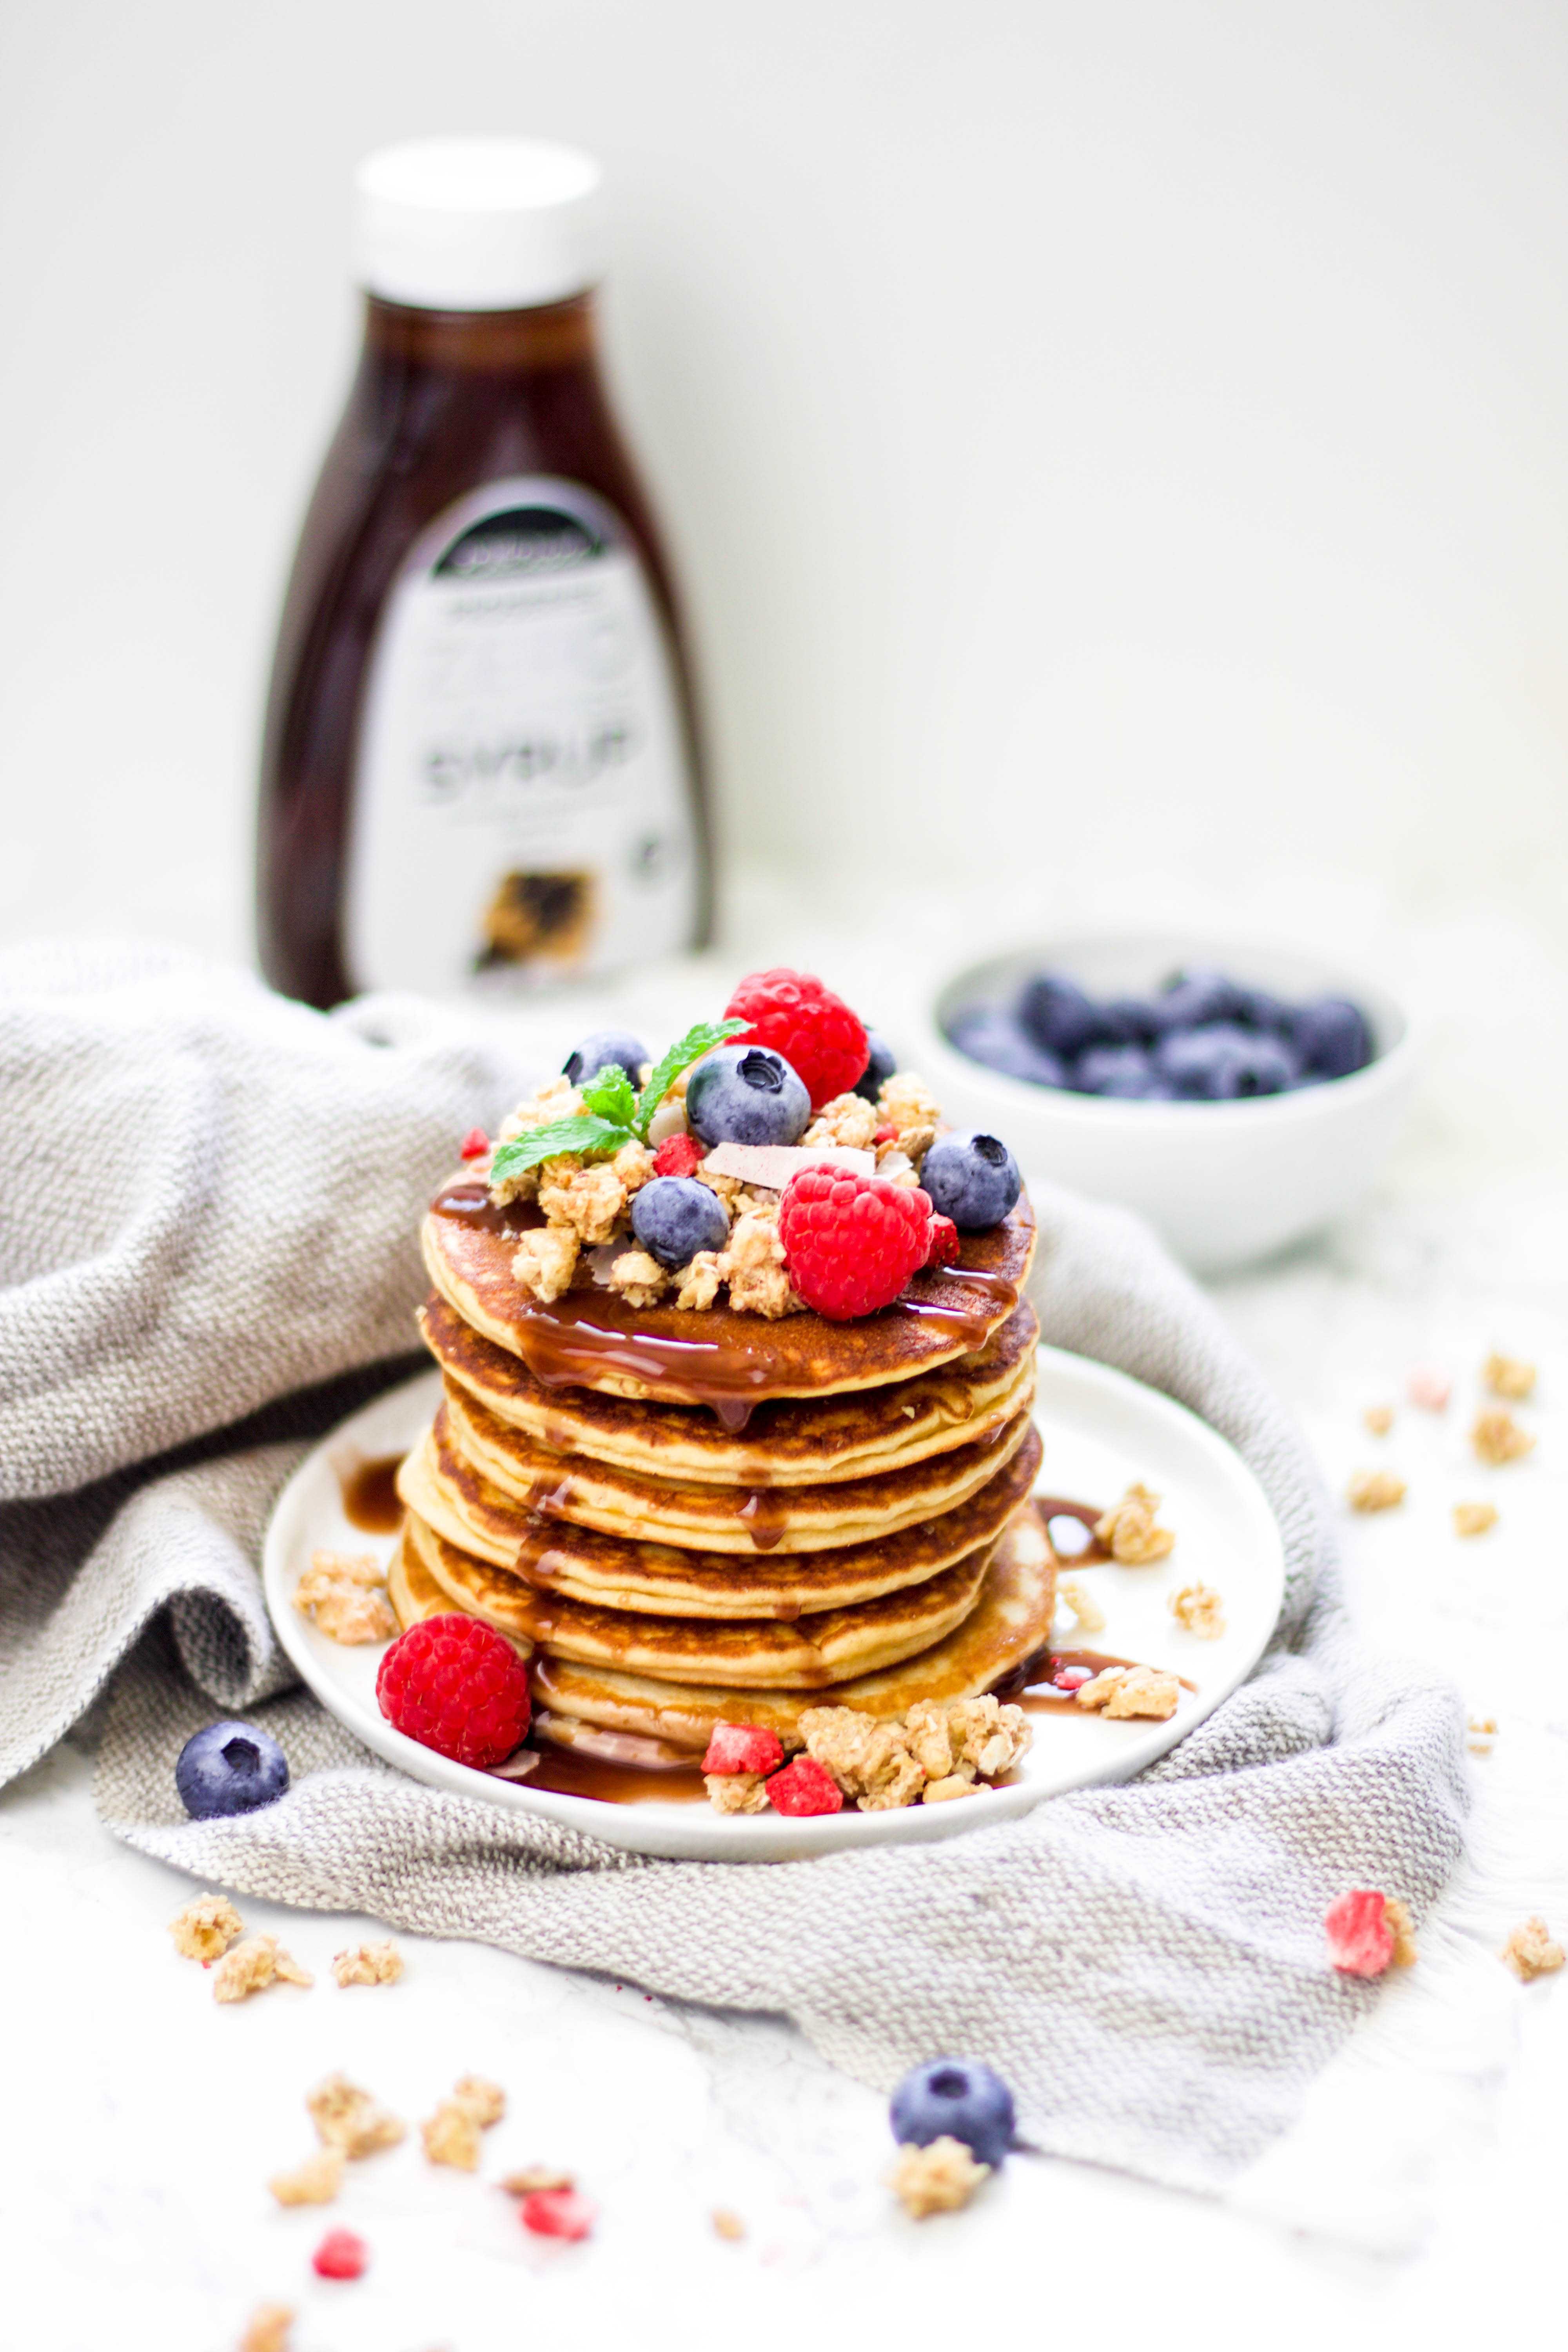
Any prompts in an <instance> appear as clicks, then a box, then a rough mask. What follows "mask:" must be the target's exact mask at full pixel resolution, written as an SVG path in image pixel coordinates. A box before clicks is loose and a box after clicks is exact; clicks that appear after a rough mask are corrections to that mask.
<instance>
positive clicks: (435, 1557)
mask: <svg viewBox="0 0 1568 2352" xmlns="http://www.w3.org/2000/svg"><path fill="white" fill-rule="evenodd" d="M405 1542H406V1544H407V1546H408V1548H409V1549H410V1550H411V1552H412V1553H413V1554H414V1555H415V1556H416V1558H417V1559H419V1561H420V1562H421V1563H422V1565H423V1566H424V1567H425V1568H426V1569H427V1570H428V1571H429V1573H430V1575H431V1576H432V1577H434V1579H435V1580H436V1582H437V1584H439V1585H440V1586H441V1587H442V1588H443V1590H444V1591H447V1592H448V1593H449V1594H450V1595H451V1597H452V1600H453V1601H454V1602H455V1603H456V1605H457V1606H458V1608H460V1609H463V1610H466V1611H467V1612H468V1614H469V1615H471V1616H475V1617H482V1618H483V1619H484V1620H485V1622H486V1623H487V1624H490V1625H494V1626H496V1627H497V1628H498V1629H499V1630H500V1632H502V1633H508V1634H521V1636H522V1637H523V1638H524V1639H525V1640H528V1641H531V1642H532V1643H534V1644H535V1645H536V1647H537V1648H538V1649H539V1650H541V1651H542V1652H544V1653H545V1654H547V1655H549V1656H551V1657H556V1658H566V1659H572V1660H574V1661H576V1662H577V1663H578V1664H585V1665H595V1666H604V1667H608V1668H610V1669H611V1670H612V1671H614V1672H616V1673H623V1674H630V1675H645V1676H647V1677H649V1678H651V1679H652V1680H654V1681H658V1682H685V1681H687V1680H689V1677H690V1676H691V1675H693V1674H694V1673H695V1674H703V1675H712V1676H713V1677H714V1678H715V1679H716V1680H718V1681H720V1682H721V1683H723V1684H724V1685H732V1686H733V1687H735V1688H737V1689H752V1690H820V1689H821V1688H823V1687H824V1685H826V1684H828V1683H835V1682H842V1681H845V1680H846V1679H847V1678H848V1677H850V1676H852V1675H870V1674H874V1673H876V1672H878V1671H879V1670H880V1669H881V1668H883V1667H885V1666H890V1665H894V1664H897V1663H898V1662H899V1660H900V1659H902V1658H908V1657H911V1656H912V1655H913V1654H915V1652H916V1651H918V1650H926V1649H929V1648H930V1647H931V1644H932V1643H939V1642H941V1641H942V1640H943V1638H944V1637H945V1636H946V1635H947V1634H949V1633H952V1631H953V1629H954V1628H955V1627H956V1626H958V1625H961V1624H962V1623H963V1620H964V1618H965V1617H967V1616H968V1614H969V1612H970V1611H971V1610H972V1609H973V1606H974V1604H975V1601H976V1600H977V1599H978V1597H979V1593H980V1588H981V1584H982V1582H983V1580H984V1574H985V1570H986V1567H987V1564H988V1562H989V1560H990V1557H991V1553H992V1551H993V1549H994V1543H995V1539H994V1538H993V1539H991V1540H989V1541H987V1542H985V1543H983V1544H981V1545H979V1546H977V1547H976V1549H974V1550H973V1551H972V1552H970V1553H969V1554H968V1555H967V1557H965V1558H964V1559H960V1560H957V1561H955V1562H954V1564H953V1565H952V1567H951V1568H947V1569H944V1570H942V1573H941V1574H940V1575H937V1576H931V1577H927V1578H926V1579H925V1580H923V1581H922V1582H921V1583H919V1584H913V1585H909V1586H906V1587H905V1588H904V1589H903V1590H901V1591H897V1592H891V1593H889V1594H887V1595H886V1596H885V1597H884V1598H883V1599H881V1600H879V1601H862V1602H859V1603H858V1604H857V1605H856V1606H855V1607H852V1608H848V1609H829V1610H826V1611H823V1612H820V1613H816V1614H813V1615H810V1616H802V1617H799V1618H796V1619H795V1620H794V1621H793V1622H784V1621H781V1620H780V1619H778V1618H773V1617H763V1618H752V1619H731V1620H729V1621H725V1622H716V1621H715V1620H713V1619H712V1618H698V1619H690V1618H685V1617H654V1616H650V1615H647V1614H646V1613H639V1612H636V1611H632V1610H626V1609H599V1608H595V1607H593V1606H591V1605H589V1604H587V1603H584V1602H583V1601H569V1600H565V1599H563V1598H562V1597H561V1596H560V1595H559V1594H557V1593H542V1592H539V1591H535V1589H534V1588H533V1586H531V1585H529V1584H524V1583H523V1581H522V1580H521V1577H517V1576H512V1575H510V1573H509V1572H508V1571H507V1570H505V1569H497V1568H492V1567H491V1566H490V1565H489V1562H488V1561H486V1560H481V1559H475V1557H474V1555H473V1554H472V1552H467V1551H461V1550H459V1549H458V1546H457V1545H456V1544H450V1543H448V1542H447V1540H446V1538H444V1537H443V1536H440V1535H438V1534H437V1532H436V1530H435V1529H434V1528H431V1527H429V1526H427V1525H426V1522H425V1521H424V1520H423V1519H422V1518H421V1517H418V1515H417V1514H416V1513H412V1512H411V1513H410V1515H409V1518H408V1522H407V1527H406V1529H405Z"/></svg>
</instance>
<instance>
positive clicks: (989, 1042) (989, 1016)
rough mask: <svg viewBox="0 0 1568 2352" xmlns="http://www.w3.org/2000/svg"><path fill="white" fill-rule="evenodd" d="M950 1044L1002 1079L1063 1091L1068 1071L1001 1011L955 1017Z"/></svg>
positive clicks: (983, 1010) (991, 1008) (982, 1010)
mask: <svg viewBox="0 0 1568 2352" xmlns="http://www.w3.org/2000/svg"><path fill="white" fill-rule="evenodd" d="M947 1034H948V1039H949V1042H950V1043H951V1044H952V1045H956V1046H957V1048H958V1050H959V1052H960V1053H961V1054H967V1055H968V1056H969V1058H970V1060H971V1061H972V1062H979V1063H980V1064H981V1065H982V1066H984V1068H985V1069H988V1070H1000V1071H1001V1073H1002V1075H1003V1076H1004V1077H1007V1078H1024V1079H1026V1080H1027V1081H1028V1083H1029V1084H1030V1085H1031V1086H1036V1087H1065V1086H1066V1084H1067V1071H1066V1068H1065V1066H1063V1064H1062V1062H1061V1061H1060V1060H1059V1059H1058V1056H1057V1055H1055V1054H1047V1052H1046V1050H1045V1048H1044V1047H1043V1046H1041V1045H1036V1043H1035V1041H1034V1039H1033V1038H1032V1037H1031V1036H1029V1035H1028V1034H1026V1031H1025V1030H1024V1029H1022V1028H1021V1027H1020V1026H1019V1024H1018V1022H1017V1021H1016V1019H1015V1017H1014V1015H1013V1014H1012V1013H1004V1012H1003V1011H1002V1010H1001V1009H1000V1007H997V1006H987V1007H984V1008H977V1009H976V1010H975V1011H974V1012H973V1013H958V1014H957V1015H956V1016H955V1017H954V1020H953V1023H952V1027H951V1028H950V1029H949V1031H948V1033H947Z"/></svg>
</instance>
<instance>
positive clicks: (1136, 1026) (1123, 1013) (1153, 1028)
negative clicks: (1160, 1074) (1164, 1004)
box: [1100, 996, 1161, 1045]
mask: <svg viewBox="0 0 1568 2352" xmlns="http://www.w3.org/2000/svg"><path fill="white" fill-rule="evenodd" d="M1100 1032H1101V1036H1102V1039H1103V1042H1104V1043H1105V1044H1106V1045H1152V1044H1153V1042H1154V1040H1155V1038H1156V1037H1158V1036H1159V1034H1161V1020H1160V1014H1159V1012H1158V1010H1157V1008H1156V1007H1155V1006H1154V1005H1152V1004H1151V1003H1150V1002H1149V999H1148V998H1147V997H1146V996H1108V997H1107V998H1106V1000H1105V1002H1104V1003H1103V1004H1102V1005H1101V1006H1100Z"/></svg>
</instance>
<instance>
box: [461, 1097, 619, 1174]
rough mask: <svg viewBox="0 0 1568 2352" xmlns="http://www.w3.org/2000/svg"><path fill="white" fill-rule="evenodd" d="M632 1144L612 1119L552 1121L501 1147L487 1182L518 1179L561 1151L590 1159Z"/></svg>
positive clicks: (515, 1137) (554, 1158)
mask: <svg viewBox="0 0 1568 2352" xmlns="http://www.w3.org/2000/svg"><path fill="white" fill-rule="evenodd" d="M627 1092H628V1093H629V1092H630V1088H629V1087H628V1088H627ZM636 1141H637V1138H636V1136H635V1135H634V1134H633V1133H632V1131H631V1129H630V1128H629V1127H624V1126H621V1125H619V1124H617V1123H616V1121H615V1120H613V1119H608V1118H557V1119H552V1121H551V1123H550V1125H549V1126H548V1127H531V1128H530V1129H529V1130H528V1132H527V1134H526V1135H514V1136H513V1137H512V1139H511V1141H510V1143H503V1144H501V1145H500V1147H499V1148H498V1150H497V1152H496V1156H495V1158H494V1159H493V1160H491V1162H490V1181H491V1183H492V1184H493V1183H495V1182H497V1181H499V1179H500V1178H501V1177H502V1176H521V1174H522V1172H523V1171H524V1170H525V1169H528V1168H537V1167H538V1165H539V1163H540V1161H541V1160H557V1159H559V1158H560V1156H561V1154H562V1153H563V1151H573V1152H577V1153H579V1154H581V1155H582V1156H584V1158H590V1159H593V1158H599V1157H602V1156H603V1155H604V1154H605V1152H610V1151H619V1150H620V1149H621V1146H622V1145H623V1144H626V1143H635V1142H636Z"/></svg>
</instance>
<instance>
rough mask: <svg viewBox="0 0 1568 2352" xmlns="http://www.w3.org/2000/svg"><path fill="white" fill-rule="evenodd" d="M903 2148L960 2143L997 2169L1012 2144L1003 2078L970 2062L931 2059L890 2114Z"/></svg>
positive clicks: (909, 2079) (897, 2096)
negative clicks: (946, 2141) (940, 2142)
mask: <svg viewBox="0 0 1568 2352" xmlns="http://www.w3.org/2000/svg"><path fill="white" fill-rule="evenodd" d="M888 2115H889V2121H890V2122H891V2124H892V2126H893V2137H894V2138H895V2139H896V2140H897V2141H898V2143H899V2146H900V2147H930V2146H931V2142H932V2140H933V2139H943V2138H946V2139H956V2140H962V2141H963V2145H964V2147H966V2148H968V2150H969V2152H970V2154H971V2155H972V2156H973V2158H974V2159H975V2161H976V2163H979V2164H989V2165H993V2166H995V2165H999V2164H1000V2163H1001V2162H1002V2160H1003V2158H1005V2155H1006V2153H1007V2151H1008V2149H1009V2148H1010V2147H1012V2145H1013V2132H1014V2127H1015V2124H1016V2116H1015V2114H1014V2110H1013V2094H1012V2092H1011V2091H1010V2090H1009V2089H1008V2088H1007V2085H1006V2084H1005V2082H1004V2081H1003V2080H1002V2077H1001V2076H1000V2074H993V2073H992V2071H991V2069H990V2067H989V2066H982V2065H980V2064H979V2063H977V2062H976V2061H975V2060H973V2059H970V2058H933V2059H932V2060H931V2064H930V2065H929V2066H917V2067H916V2068H915V2070H914V2072H913V2074H906V2075H905V2076H904V2079H903V2081H902V2082H901V2083H900V2084H899V2087H898V2089H897V2090H896V2091H895V2092H894V2093H893V2096H892V2100H891V2102H890V2104H889V2109H888Z"/></svg>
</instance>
